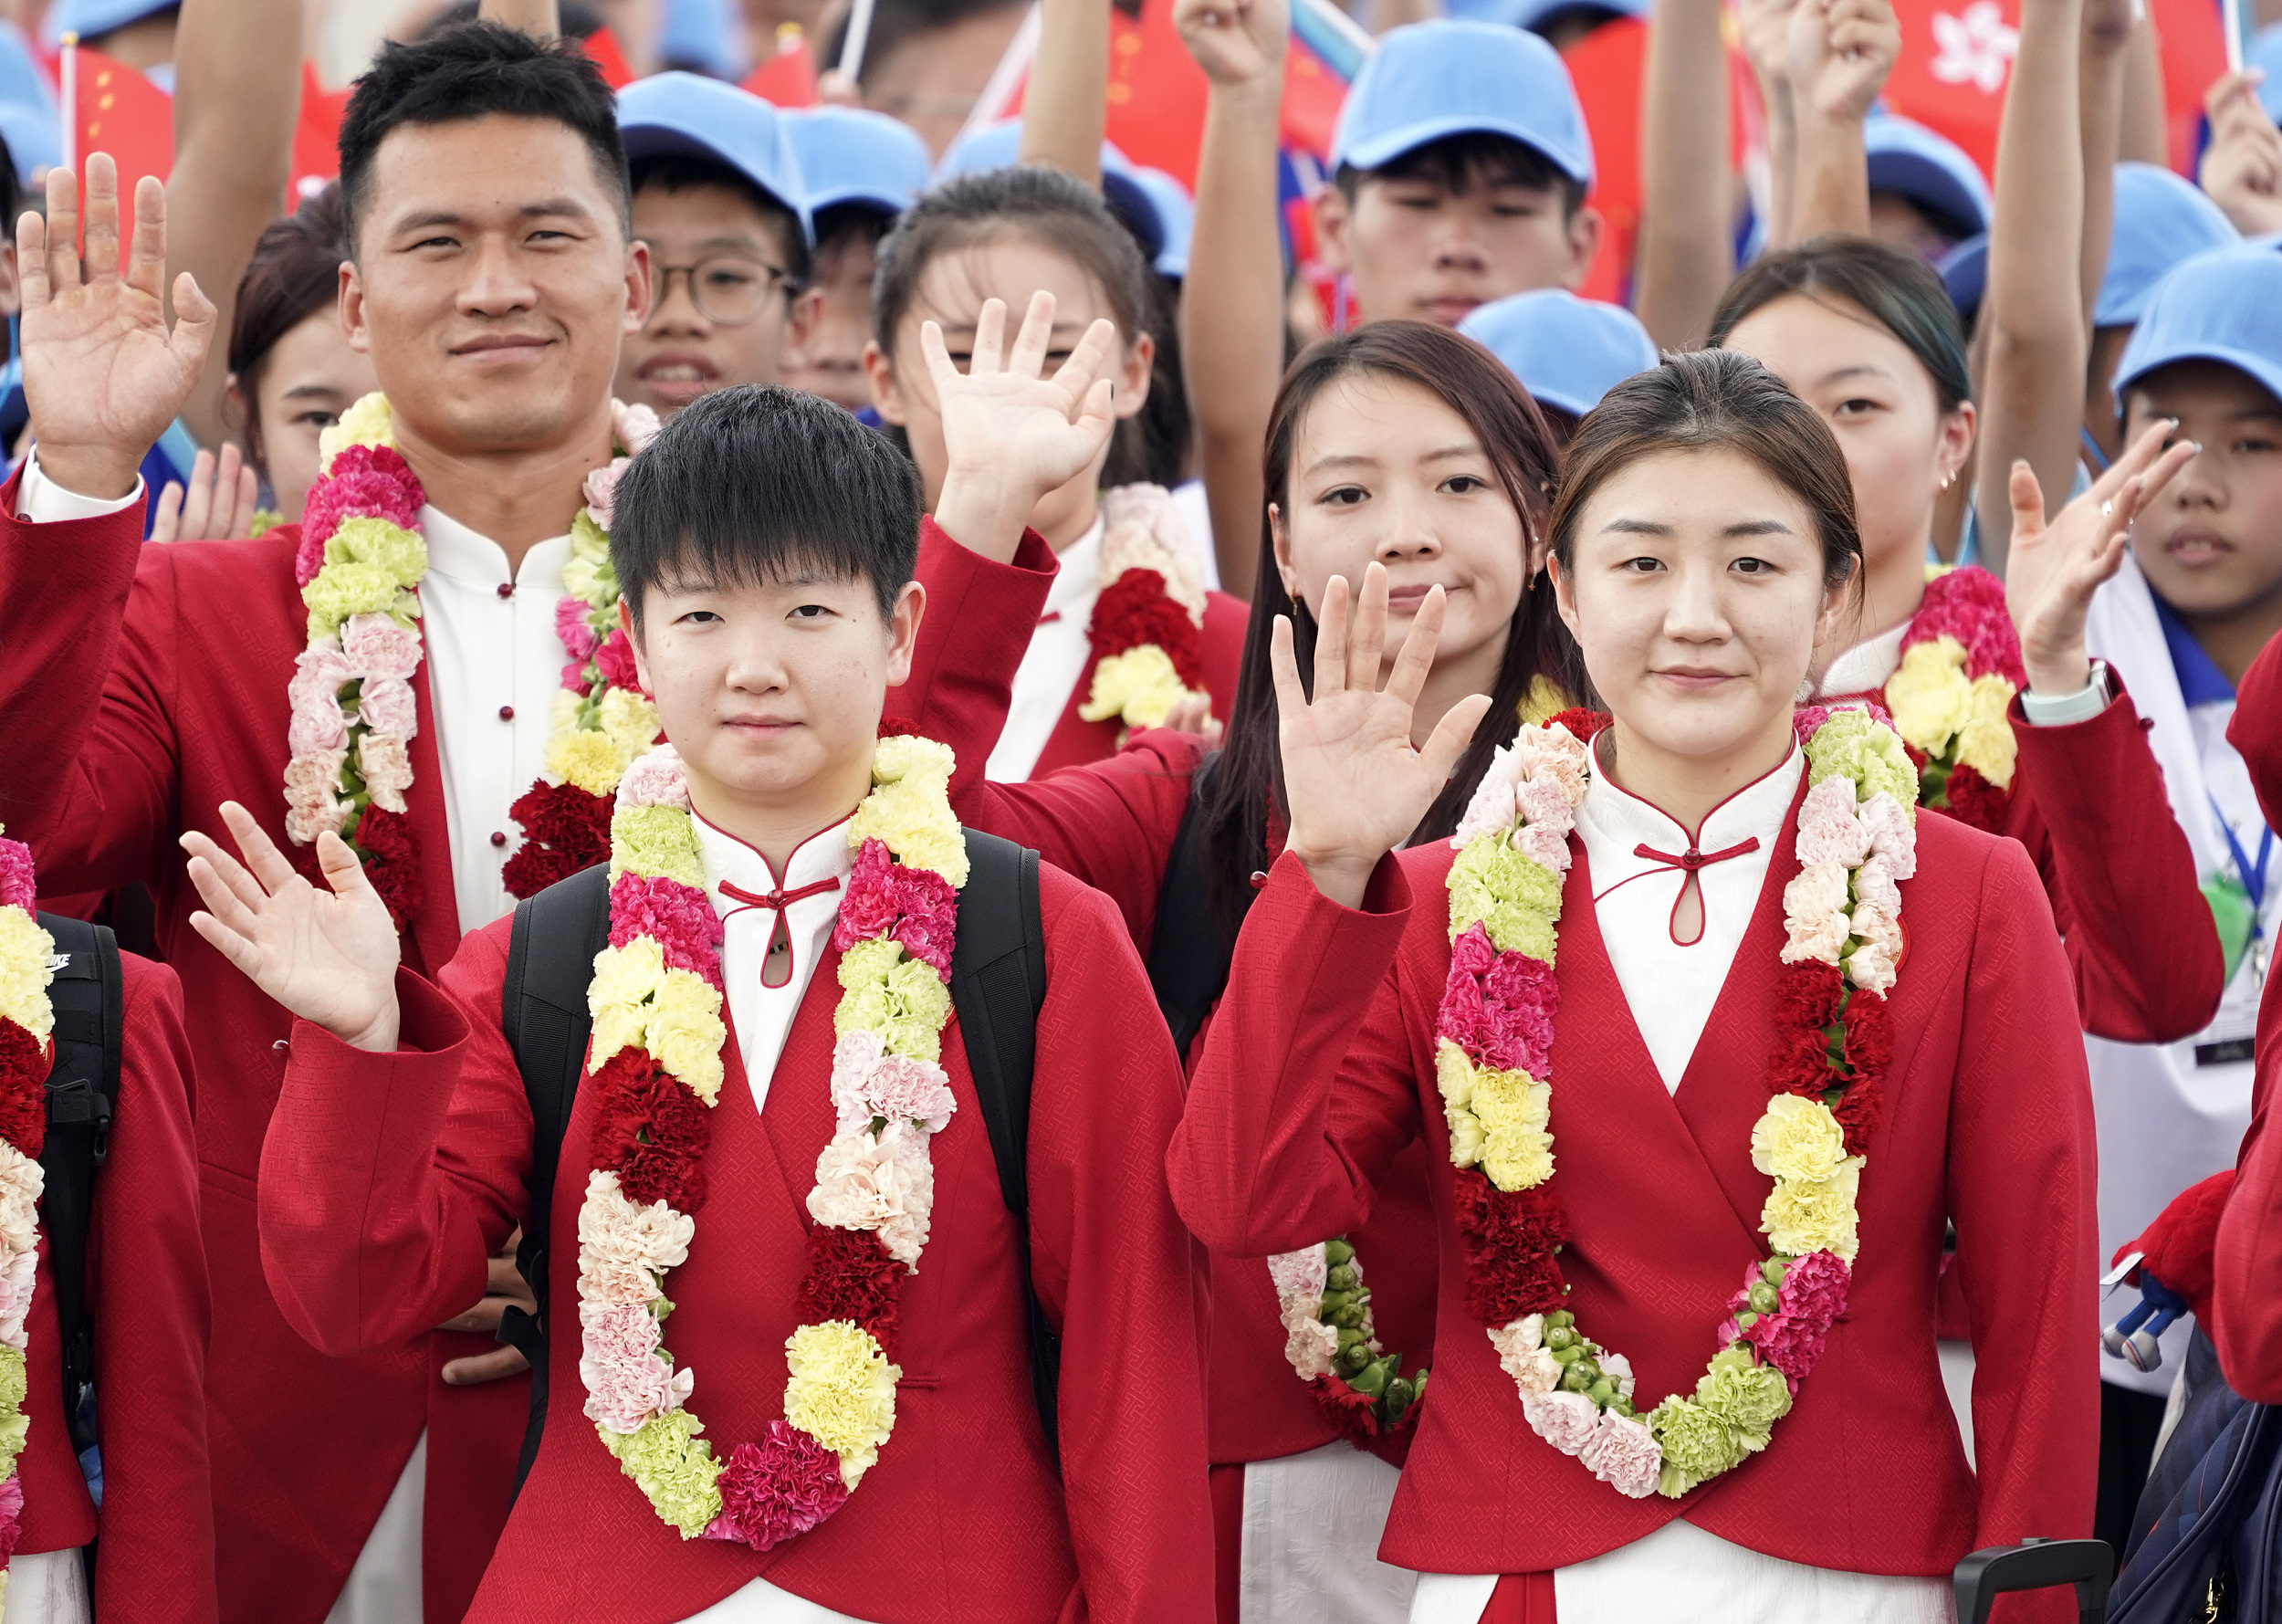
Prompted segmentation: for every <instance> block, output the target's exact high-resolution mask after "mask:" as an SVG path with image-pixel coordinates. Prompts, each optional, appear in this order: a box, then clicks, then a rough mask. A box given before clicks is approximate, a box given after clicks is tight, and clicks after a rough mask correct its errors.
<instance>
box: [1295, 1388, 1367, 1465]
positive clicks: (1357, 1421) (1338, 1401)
mask: <svg viewBox="0 0 2282 1624" xmlns="http://www.w3.org/2000/svg"><path fill="white" fill-rule="evenodd" d="M1307 1385H1308V1387H1309V1388H1310V1389H1312V1390H1313V1391H1314V1395H1315V1408H1316V1409H1320V1410H1322V1411H1323V1412H1324V1420H1327V1421H1329V1422H1330V1423H1331V1424H1332V1425H1333V1426H1334V1427H1335V1428H1336V1429H1338V1431H1339V1435H1340V1436H1341V1437H1342V1438H1345V1440H1346V1441H1348V1442H1349V1443H1352V1444H1353V1445H1355V1446H1356V1448H1357V1449H1368V1448H1370V1447H1371V1445H1372V1444H1373V1443H1375V1442H1377V1440H1378V1413H1377V1403H1378V1400H1377V1399H1374V1398H1372V1397H1371V1395H1370V1394H1368V1393H1358V1392H1356V1390H1355V1389H1354V1388H1351V1387H1349V1386H1348V1385H1347V1384H1346V1383H1345V1382H1344V1381H1341V1380H1340V1379H1339V1378H1337V1377H1335V1376H1319V1377H1317V1378H1314V1380H1313V1381H1311V1382H1309V1383H1308V1384H1307Z"/></svg>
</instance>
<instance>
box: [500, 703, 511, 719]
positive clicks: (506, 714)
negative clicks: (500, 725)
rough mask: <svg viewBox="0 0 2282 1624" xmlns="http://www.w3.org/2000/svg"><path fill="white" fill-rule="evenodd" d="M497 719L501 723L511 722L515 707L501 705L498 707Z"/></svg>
mask: <svg viewBox="0 0 2282 1624" xmlns="http://www.w3.org/2000/svg"><path fill="white" fill-rule="evenodd" d="M499 719H500V720H501V721H503V722H511V721H513V720H514V719H515V707H514V706H512V705H502V706H501V707H499Z"/></svg>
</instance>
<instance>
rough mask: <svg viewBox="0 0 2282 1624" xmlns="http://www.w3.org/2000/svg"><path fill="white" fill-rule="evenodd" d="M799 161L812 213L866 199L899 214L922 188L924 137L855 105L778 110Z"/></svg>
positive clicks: (928, 162) (925, 163)
mask: <svg viewBox="0 0 2282 1624" xmlns="http://www.w3.org/2000/svg"><path fill="white" fill-rule="evenodd" d="M781 116H782V118H783V120H784V121H785V123H786V125H787V126H789V127H790V130H791V131H792V150H793V152H795V153H796V154H797V155H798V156H799V158H800V161H801V186H802V187H803V189H804V190H805V191H806V193H807V194H808V206H809V212H810V213H811V214H821V213H822V212H823V211H824V210H826V209H828V208H831V207H832V205H833V204H842V203H868V204H871V205H872V206H873V207H874V208H877V209H881V210H884V211H885V212H886V213H888V214H891V215H900V214H902V213H903V212H904V211H905V209H907V208H909V207H910V206H911V205H912V204H913V203H914V202H915V201H916V199H917V198H918V195H919V194H920V193H922V192H924V191H926V188H927V170H928V168H929V166H930V165H931V163H932V162H933V160H932V159H930V158H929V157H928V155H927V143H926V141H921V140H920V139H919V135H918V132H917V131H915V130H913V129H912V127H911V126H910V125H908V124H906V123H905V122H904V121H903V120H901V119H891V118H889V117H888V116H887V115H886V114H885V113H875V112H872V111H870V110H867V109H864V108H855V107H811V108H803V109H801V110H799V111H797V112H786V113H784V114H782V115H781Z"/></svg>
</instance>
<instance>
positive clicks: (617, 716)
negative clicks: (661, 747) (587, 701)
mask: <svg viewBox="0 0 2282 1624" xmlns="http://www.w3.org/2000/svg"><path fill="white" fill-rule="evenodd" d="M566 691H567V690H566ZM602 731H603V732H604V733H606V734H608V735H609V736H610V739H611V742H612V743H613V744H615V745H616V746H617V747H618V748H619V749H621V750H622V751H623V752H624V753H625V757H626V760H628V761H632V760H633V759H634V758H635V757H636V756H639V755H643V754H644V753H645V752H647V751H648V749H650V747H651V746H652V745H654V744H655V743H656V742H657V735H658V719H657V707H656V706H654V705H653V704H651V703H650V702H649V701H648V700H647V699H644V697H642V696H641V695H640V694H638V693H636V692H634V690H633V689H632V688H612V689H611V690H610V691H609V692H608V693H606V694H604V695H603V696H602ZM621 771H622V772H623V769H622V770H621ZM617 787H618V786H617V784H616V783H615V782H614V781H613V782H612V785H611V788H612V789H613V790H614V789H616V788H617Z"/></svg>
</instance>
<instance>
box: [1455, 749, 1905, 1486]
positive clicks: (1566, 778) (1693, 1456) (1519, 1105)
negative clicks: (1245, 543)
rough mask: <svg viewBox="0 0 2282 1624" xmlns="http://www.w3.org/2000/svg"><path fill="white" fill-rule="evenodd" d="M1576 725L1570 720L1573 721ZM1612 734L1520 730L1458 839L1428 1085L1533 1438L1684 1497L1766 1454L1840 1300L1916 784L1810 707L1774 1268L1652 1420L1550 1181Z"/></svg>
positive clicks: (1775, 1108) (1480, 1279)
mask: <svg viewBox="0 0 2282 1624" xmlns="http://www.w3.org/2000/svg"><path fill="white" fill-rule="evenodd" d="M1573 722H1574V723H1575V726H1574V727H1572V725H1571V724H1572V723H1573ZM1597 727H1598V718H1586V717H1585V716H1584V715H1583V714H1582V713H1579V712H1574V711H1572V712H1568V713H1565V715H1564V716H1562V717H1559V718H1554V720H1553V721H1552V722H1550V723H1549V724H1547V725H1546V726H1544V727H1542V728H1538V727H1525V728H1523V730H1522V732H1521V734H1520V736H1519V737H1517V738H1516V739H1515V740H1514V742H1513V746H1512V747H1511V748H1510V749H1504V750H1501V751H1500V752H1499V753H1498V756H1497V759H1496V760H1495V761H1494V762H1493V763H1492V766H1491V768H1490V770H1489V772H1488V773H1487V774H1486V775H1485V776H1484V778H1483V780H1482V782H1481V788H1480V789H1479V790H1477V791H1475V794H1474V798H1473V800H1472V802H1471V803H1470V804H1469V805H1468V807H1467V810H1466V814H1465V816H1464V818H1463V819H1462V820H1461V821H1460V824H1459V828H1458V833H1456V834H1454V835H1452V836H1451V839H1450V843H1451V845H1452V846H1453V847H1454V848H1455V849H1456V850H1457V852H1458V859H1457V861H1456V862H1455V863H1453V864H1451V867H1450V875H1449V880H1448V885H1449V890H1450V977H1449V980H1448V981H1447V982H1446V984H1445V987H1444V990H1443V997H1442V1003H1441V1007H1440V1010H1439V1012H1438V1015H1437V1019H1436V1032H1435V1038H1436V1044H1435V1060H1436V1079H1437V1083H1438V1084H1439V1091H1440V1093H1441V1095H1442V1102H1443V1107H1444V1114H1445V1116H1446V1118H1447V1120H1448V1123H1449V1126H1450V1160H1451V1162H1452V1163H1453V1164H1454V1165H1455V1166H1456V1168H1457V1169H1458V1172H1457V1185H1456V1191H1455V1194H1456V1207H1457V1219H1458V1228H1459V1234H1460V1244H1461V1248H1462V1252H1463V1256H1464V1259H1465V1270H1466V1302H1467V1307H1468V1308H1469V1310H1470V1311H1471V1313H1472V1314H1473V1315H1474V1316H1475V1318H1477V1319H1478V1320H1480V1321H1481V1323H1482V1325H1484V1326H1485V1327H1486V1328H1487V1329H1488V1332H1489V1336H1490V1341H1491V1345H1492V1346H1493V1347H1495V1348H1496V1350H1497V1353H1498V1361H1499V1363H1500V1365H1501V1366H1502V1367H1503V1368H1504V1369H1505V1371H1506V1372H1507V1374H1508V1375H1510V1376H1511V1377H1512V1378H1513V1380H1514V1384H1515V1386H1516V1387H1517V1388H1519V1389H1520V1392H1521V1395H1522V1404H1523V1413H1524V1414H1525V1415H1526V1416H1527V1418H1528V1420H1529V1423H1530V1426H1531V1428H1532V1429H1533V1430H1534V1431H1535V1432H1536V1433H1537V1434H1538V1436H1540V1437H1541V1438H1543V1439H1544V1440H1545V1441H1546V1442H1548V1443H1550V1444H1552V1445H1553V1446H1554V1448H1555V1449H1557V1450H1560V1451H1562V1452H1563V1453H1565V1454H1570V1455H1575V1456H1576V1457H1577V1458H1578V1459H1579V1460H1580V1461H1582V1462H1584V1463H1585V1465H1586V1466H1587V1467H1589V1468H1590V1469H1591V1470H1592V1472H1593V1473H1594V1475H1595V1476H1596V1477H1597V1478H1599V1479H1600V1480H1601V1481H1602V1482H1604V1483H1608V1484H1609V1485H1610V1486H1611V1487H1613V1488H1615V1489H1616V1490H1617V1492H1618V1493H1623V1494H1626V1495H1629V1496H1631V1497H1633V1498H1636V1499H1637V1498H1641V1497H1644V1496H1646V1495H1648V1494H1650V1493H1662V1494H1665V1495H1668V1496H1671V1497H1674V1498H1677V1497H1678V1496H1680V1495H1681V1494H1684V1493H1687V1492H1688V1491H1689V1490H1690V1489H1691V1488H1693V1487H1695V1486H1696V1485H1697V1484H1698V1483H1702V1482H1703V1481H1705V1480H1706V1479H1708V1478H1711V1477H1714V1476H1716V1475H1718V1474H1719V1473H1720V1472H1725V1471H1727V1470H1729V1469H1730V1468H1731V1467H1733V1466H1735V1465H1737V1464H1738V1463H1740V1462H1742V1461H1743V1460H1744V1459H1745V1458H1746V1457H1748V1456H1749V1455H1751V1454H1752V1453H1753V1452H1754V1451H1758V1450H1762V1449H1764V1448H1765V1447H1766V1445H1767V1442H1768V1441H1769V1438H1770V1435H1771V1430H1772V1429H1773V1427H1774V1422H1775V1421H1777V1420H1780V1419H1781V1418H1782V1417H1783V1416H1784V1415H1785V1413H1786V1412H1787V1411H1788V1410H1789V1409H1790V1407H1791V1399H1792V1395H1793V1394H1794V1393H1795V1391H1796V1389H1797V1385H1798V1382H1799V1380H1800V1378H1803V1377H1805V1376H1806V1373H1807V1372H1808V1371H1809V1370H1810V1369H1812V1368H1813V1367H1814V1364H1815V1361H1816V1359H1817V1358H1818V1357H1820V1356H1821V1353H1822V1348H1823V1343H1824V1339H1825V1337H1826V1336H1827V1335H1828V1332H1829V1328H1830V1325H1831V1323H1832V1321H1833V1320H1834V1319H1836V1317H1837V1315H1838V1314H1839V1312H1840V1311H1841V1310H1842V1309H1843V1308H1844V1307H1845V1304H1846V1293H1847V1285H1848V1280H1849V1278H1850V1275H1851V1265H1852V1263H1853V1260H1854V1257H1855V1253H1856V1251H1857V1247H1858V1237H1857V1234H1856V1212H1855V1196H1856V1191H1857V1189H1858V1184H1859V1180H1860V1177H1861V1169H1862V1168H1863V1166H1864V1164H1865V1162H1866V1160H1867V1152H1868V1148H1869V1141H1870V1139H1871V1137H1872V1135H1873V1132H1874V1130H1875V1127H1876V1125H1877V1120H1878V1116H1879V1110H1880V1106H1881V1103H1882V1101H1881V1089H1880V1084H1881V1082H1882V1079H1883V1074H1884V1072H1885V1069H1886V1066H1887V1064H1888V1063H1889V1059H1890V1057H1891V1053H1892V1032H1891V1027H1890V1023H1889V1017H1888V1015H1887V1013H1886V1010H1885V1001H1884V994H1885V992H1886V990H1888V989H1889V988H1890V987H1891V986H1892V985H1893V981H1894V976H1895V971H1896V969H1897V967H1898V961H1899V959H1900V956H1901V951H1902V938H1901V926H1900V906H1901V897H1900V890H1899V888H1898V882H1899V881H1900V880H1904V879H1907V878H1909V877H1910V875H1911V874H1912V873H1914V872H1915V868H1916V857H1915V851H1916V847H1915V834H1914V832H1913V830H1912V827H1911V819H1912V817H1913V816H1914V795H1913V791H1914V789H1915V785H1916V774H1915V772H1914V771H1913V770H1912V768H1911V764H1910V760H1909V758H1908V756H1907V754H1906V753H1905V750H1904V748H1903V745H1902V741H1901V739H1900V737H1899V736H1897V735H1896V734H1895V733H1894V732H1893V731H1892V730H1891V729H1890V728H1888V727H1887V726H1885V725H1884V724H1883V723H1881V722H1879V721H1878V720H1876V719H1874V718H1872V717H1871V716H1870V714H1869V712H1868V711H1867V710H1863V709H1837V710H1827V709H1822V708H1819V707H1816V708H1813V709H1809V710H1806V711H1802V712H1801V713H1799V717H1798V729H1799V733H1800V736H1801V738H1802V740H1803V742H1804V744H1805V747H1806V758H1807V776H1808V782H1809V786H1810V787H1809V789H1808V791H1807V793H1806V797H1805V799H1804V801H1803V802H1802V804H1801V806H1800V809H1799V814H1798V831H1797V852H1798V857H1799V862H1800V864H1801V867H1800V872H1799V874H1798V875H1797V876H1796V877H1795V878H1794V879H1793V880H1792V881H1791V882H1790V883H1789V885H1786V886H1785V890H1784V894H1783V902H1784V916H1785V932H1786V937H1787V939H1786V942H1785V946H1784V948H1783V954H1782V956H1783V961H1784V962H1785V964H1786V965H1788V966H1789V967H1790V969H1787V970H1786V971H1785V978H1784V983H1783V990H1782V998H1781V1010H1782V1015H1781V1028H1780V1031H1779V1033H1778V1039H1779V1041H1778V1043H1777V1044H1776V1047H1775V1053H1774V1060H1773V1062H1772V1063H1771V1064H1770V1067H1769V1074H1768V1085H1769V1087H1770V1089H1771V1090H1772V1092H1773V1095H1774V1097H1773V1098H1772V1099H1770V1100H1769V1102H1768V1105H1767V1109H1766V1111H1765V1113H1764V1115H1763V1116H1761V1117H1760V1119H1759V1121H1758V1123H1757V1124H1756V1125H1755V1126H1753V1129H1752V1162H1753V1166H1754V1167H1756V1168H1758V1169H1759V1170H1760V1171H1761V1172H1763V1173H1767V1174H1769V1175H1771V1176H1772V1177H1773V1178H1774V1189H1772V1191H1771V1192H1770V1193H1769V1195H1768V1197H1767V1200H1766V1204H1765V1206H1764V1210H1763V1211H1762V1213H1761V1219H1760V1222H1761V1228H1762V1231H1763V1232H1764V1234H1765V1235H1766V1237H1767V1241H1768V1244H1769V1246H1770V1248H1771V1249H1772V1251H1773V1253H1774V1255H1773V1256H1772V1257H1770V1258H1769V1259H1767V1260H1766V1261H1765V1262H1764V1263H1754V1264H1753V1265H1752V1267H1751V1269H1750V1270H1749V1272H1748V1273H1747V1274H1746V1277H1745V1279H1744V1281H1743V1286H1742V1288H1741V1289H1740V1290H1739V1291H1738V1292H1737V1293H1736V1294H1735V1295H1734V1297H1733V1298H1732V1300H1731V1302H1730V1304H1729V1306H1728V1312H1729V1315H1730V1317H1729V1319H1728V1320H1727V1322H1726V1323H1725V1324H1724V1325H1722V1327H1721V1329H1720V1334H1719V1335H1720V1341H1721V1344H1722V1346H1721V1349H1720V1351H1719V1352H1718V1353H1716V1354H1715V1355H1713V1356H1712V1360H1711V1363H1710V1367H1709V1368H1708V1369H1707V1370H1706V1371H1705V1373H1704V1375H1703V1377H1702V1378H1701V1379H1700V1380H1699V1381H1698V1382H1697V1384H1696V1388H1695V1391H1694V1393H1693V1395H1692V1396H1687V1397H1682V1396H1680V1395H1677V1394H1676V1395H1673V1396H1671V1397H1669V1398H1666V1399H1664V1400H1663V1401H1662V1402H1661V1403H1660V1404H1658V1405H1657V1406H1656V1407H1655V1408H1654V1409H1651V1410H1649V1411H1648V1412H1647V1413H1646V1414H1643V1413H1642V1412H1641V1411H1640V1410H1639V1409H1638V1408H1637V1407H1636V1405H1635V1403H1634V1398H1633V1395H1634V1382H1633V1374H1632V1367H1631V1365H1630V1363H1629V1361H1628V1360H1627V1359H1626V1358H1625V1357H1624V1356H1623V1355H1621V1354H1618V1353H1616V1352H1613V1351H1611V1350H1609V1349H1607V1348H1605V1347H1603V1346H1601V1345H1600V1344H1599V1343H1597V1342H1595V1341H1594V1340H1592V1339H1591V1338H1590V1337H1589V1336H1586V1334H1585V1333H1584V1331H1583V1330H1582V1329H1581V1328H1580V1327H1579V1326H1578V1325H1577V1323H1576V1319H1575V1315H1574V1314H1572V1313H1571V1312H1570V1311H1569V1310H1568V1309H1566V1308H1565V1307H1564V1306H1563V1304H1564V1302H1565V1300H1566V1297H1567V1294H1568V1286H1567V1284H1566V1283H1565V1281H1564V1280H1563V1278H1562V1273H1561V1267H1560V1264H1559V1263H1558V1262H1557V1261H1556V1259H1557V1254H1558V1252H1560V1250H1561V1248H1562V1246H1563V1245H1564V1244H1565V1242H1567V1241H1568V1240H1569V1238H1570V1229H1569V1221H1568V1217H1567V1214H1566V1212H1565V1209H1564V1207H1563V1204H1562V1202H1561V1200H1560V1198H1559V1195H1558V1193H1557V1191H1556V1190H1555V1189H1554V1186H1553V1183H1552V1179H1553V1174H1554V1140H1553V1132H1552V1124H1551V1111H1552V1088H1551V1084H1550V1071H1551V1054H1552V1047H1553V1036H1554V1012H1555V1010H1556V1007H1557V1005H1558V1002H1559V994H1560V986H1559V982H1558V980H1556V978H1555V976H1554V949H1555V945H1556V928H1555V927H1556V926H1557V924H1558V921H1559V918H1560V911H1561V891H1562V876H1563V875H1565V874H1566V873H1567V871H1568V867H1569V845H1568V836H1569V832H1570V830H1571V828H1572V826H1573V824H1574V822H1575V808H1576V805H1577V803H1578V802H1581V801H1582V800H1583V799H1584V796H1585V791H1586V782H1587V780H1588V777H1589V774H1590V772H1591V756H1590V751H1589V749H1588V745H1587V740H1589V739H1590V738H1591V736H1592V734H1593V733H1594V732H1595V731H1596V730H1597Z"/></svg>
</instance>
